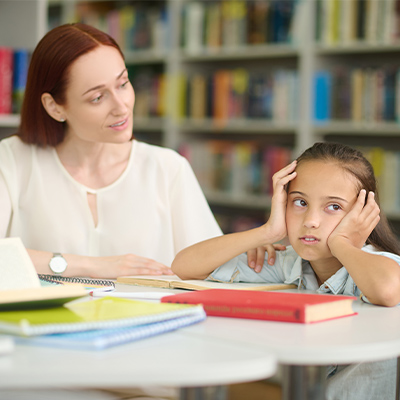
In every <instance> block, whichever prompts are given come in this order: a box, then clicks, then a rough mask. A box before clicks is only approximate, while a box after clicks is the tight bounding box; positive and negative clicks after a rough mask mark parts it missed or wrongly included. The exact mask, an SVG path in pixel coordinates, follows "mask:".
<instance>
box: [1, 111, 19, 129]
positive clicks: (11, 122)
mask: <svg viewBox="0 0 400 400" xmlns="http://www.w3.org/2000/svg"><path fill="white" fill-rule="evenodd" d="M19 121H20V117H19V114H9V115H8V114H1V115H0V128H17V127H18V125H19Z"/></svg>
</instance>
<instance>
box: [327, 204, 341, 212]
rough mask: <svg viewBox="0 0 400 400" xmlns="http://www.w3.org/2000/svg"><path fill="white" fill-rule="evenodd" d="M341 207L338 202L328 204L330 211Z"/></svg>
mask: <svg viewBox="0 0 400 400" xmlns="http://www.w3.org/2000/svg"><path fill="white" fill-rule="evenodd" d="M341 209H342V207H340V206H339V204H331V205H329V206H328V210H331V211H339V210H341Z"/></svg>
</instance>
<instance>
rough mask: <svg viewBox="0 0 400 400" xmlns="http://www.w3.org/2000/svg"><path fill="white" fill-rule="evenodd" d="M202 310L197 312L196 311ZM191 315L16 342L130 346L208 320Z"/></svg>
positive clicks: (84, 346)
mask: <svg viewBox="0 0 400 400" xmlns="http://www.w3.org/2000/svg"><path fill="white" fill-rule="evenodd" d="M198 310H200V311H201V309H197V311H198ZM200 311H199V312H196V313H193V314H191V315H186V316H182V317H177V318H172V319H167V320H165V321H158V322H153V323H150V324H144V325H137V326H125V327H122V328H111V329H96V330H90V331H83V332H74V333H54V334H51V335H40V336H32V337H29V338H26V337H18V338H16V341H17V343H21V344H28V345H40V346H52V347H57V348H69V349H74V350H103V349H106V348H109V347H113V346H117V345H120V344H125V343H130V342H134V341H137V340H141V339H145V338H149V337H152V336H156V335H160V334H162V333H167V332H171V331H175V330H177V329H180V328H183V327H185V326H189V325H193V324H196V323H198V322H201V321H204V320H205V319H206V314H205V312H204V311H202V312H200Z"/></svg>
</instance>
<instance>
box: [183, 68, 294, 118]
mask: <svg viewBox="0 0 400 400" xmlns="http://www.w3.org/2000/svg"><path fill="white" fill-rule="evenodd" d="M178 87H179V89H178V90H179V96H178V116H179V117H186V118H193V119H202V118H213V119H215V120H217V121H219V122H222V123H223V122H226V121H228V120H229V119H231V118H239V119H240V118H255V119H268V120H272V121H274V122H294V121H297V120H298V109H299V107H298V101H297V100H298V94H299V80H298V73H297V71H292V70H279V71H276V72H263V73H257V72H250V73H249V72H248V71H246V70H244V69H241V68H237V69H233V70H228V69H223V70H216V71H215V72H214V73H213V74H208V75H207V74H203V73H196V74H193V75H192V76H181V78H180V83H179V86H178Z"/></svg>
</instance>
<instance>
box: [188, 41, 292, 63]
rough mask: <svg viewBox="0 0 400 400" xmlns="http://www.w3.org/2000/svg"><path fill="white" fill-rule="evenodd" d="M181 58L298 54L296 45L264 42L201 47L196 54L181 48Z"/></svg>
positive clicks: (248, 58)
mask: <svg viewBox="0 0 400 400" xmlns="http://www.w3.org/2000/svg"><path fill="white" fill-rule="evenodd" d="M181 52H182V55H181V60H182V61H186V62H189V61H190V62H201V61H221V60H254V59H268V58H293V57H298V56H299V50H298V48H297V47H295V46H293V45H291V44H287V45H284V44H264V45H246V46H234V47H233V46H232V47H223V48H221V49H202V50H201V52H199V53H198V54H190V53H189V52H188V51H185V50H182V51H181Z"/></svg>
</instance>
